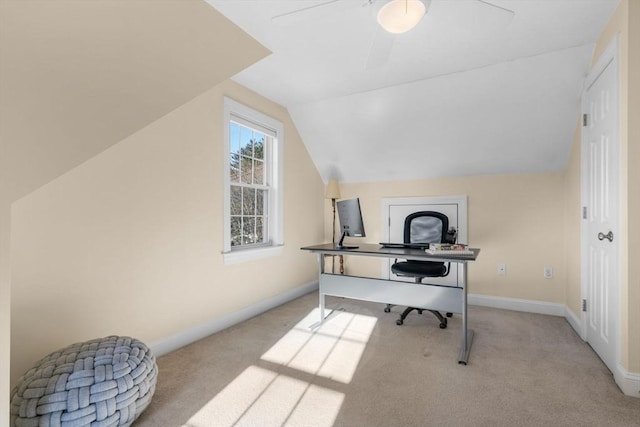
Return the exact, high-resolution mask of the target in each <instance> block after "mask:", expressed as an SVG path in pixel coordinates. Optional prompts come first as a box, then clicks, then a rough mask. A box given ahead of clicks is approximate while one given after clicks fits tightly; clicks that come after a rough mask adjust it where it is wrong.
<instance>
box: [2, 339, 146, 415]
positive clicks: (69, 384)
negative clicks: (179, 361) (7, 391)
mask: <svg viewBox="0 0 640 427" xmlns="http://www.w3.org/2000/svg"><path fill="white" fill-rule="evenodd" d="M157 378H158V366H157V364H156V359H155V357H154V356H153V355H152V354H151V353H150V352H149V349H148V348H147V346H146V345H144V344H143V343H142V342H140V341H138V340H136V339H133V338H129V337H117V336H111V337H106V338H100V339H95V340H92V341H87V342H83V343H77V344H72V345H70V346H69V347H67V348H64V349H62V350H58V351H56V352H54V353H51V354H50V355H48V356H47V357H45V358H44V359H42V360H40V361H39V362H38V363H37V364H36V366H35V367H33V368H32V369H30V370H29V371H28V372H27V373H26V374H24V375H23V376H22V378H20V380H19V381H18V385H17V386H16V387H15V388H14V389H13V392H12V393H11V426H15V427H27V426H29V427H31V426H40V427H45V426H46V427H49V426H50V427H53V426H60V427H81V426H92V427H97V426H100V427H112V426H113V427H115V426H129V425H131V424H132V423H133V422H134V421H135V419H136V418H137V417H138V416H140V414H141V413H142V411H144V410H145V408H146V407H147V405H149V403H150V402H151V397H152V396H153V393H154V392H155V389H156V380H157Z"/></svg>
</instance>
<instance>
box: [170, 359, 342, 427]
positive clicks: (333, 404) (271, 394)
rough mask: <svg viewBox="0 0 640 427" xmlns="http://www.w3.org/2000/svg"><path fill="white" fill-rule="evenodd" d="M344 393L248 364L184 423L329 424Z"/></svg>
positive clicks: (206, 426) (189, 426)
mask: <svg viewBox="0 0 640 427" xmlns="http://www.w3.org/2000/svg"><path fill="white" fill-rule="evenodd" d="M344 397H345V396H344V393H340V392H337V391H334V390H330V389H327V388H324V387H320V386H317V385H315V384H309V383H307V382H305V381H301V380H298V379H295V378H291V377H289V376H286V375H281V374H278V373H276V372H273V371H270V370H268V369H264V368H260V367H258V366H250V367H248V368H247V369H245V370H244V371H243V372H242V373H241V374H240V375H238V377H236V378H235V379H234V380H233V381H232V382H231V383H230V384H229V385H227V386H226V387H225V388H224V389H223V390H222V391H221V392H220V393H218V394H217V395H216V396H215V397H214V398H213V399H211V400H210V401H209V402H208V403H207V404H206V405H204V406H203V407H202V408H201V409H200V410H199V411H198V412H197V413H196V414H195V415H194V416H193V417H191V418H190V419H189V421H188V422H187V423H186V424H184V425H183V427H210V426H214V425H215V426H220V427H225V426H257V425H259V426H290V427H294V426H318V427H324V426H326V427H330V426H332V425H333V423H334V422H335V419H336V416H337V415H338V412H339V411H340V407H341V406H342V402H343V401H344Z"/></svg>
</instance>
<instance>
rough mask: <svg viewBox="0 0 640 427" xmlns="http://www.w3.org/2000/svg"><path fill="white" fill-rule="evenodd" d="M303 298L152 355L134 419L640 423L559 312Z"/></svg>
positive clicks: (203, 424) (179, 422)
mask: <svg viewBox="0 0 640 427" xmlns="http://www.w3.org/2000/svg"><path fill="white" fill-rule="evenodd" d="M317 303H318V296H317V293H311V294H308V295H306V296H303V297H301V298H298V299H296V300H294V301H292V302H290V303H287V304H285V305H282V306H280V307H278V308H275V309H273V310H270V311H268V312H266V313H264V314H262V315H260V316H257V317H254V318H252V319H250V320H248V321H245V322H242V323H240V324H238V325H236V326H233V327H231V328H229V329H226V330H224V331H221V332H219V333H217V334H214V335H211V336H209V337H207V338H205V339H202V340H200V341H198V342H196V343H193V344H191V345H189V346H186V347H183V348H181V349H179V350H177V351H174V352H172V353H170V354H167V355H165V356H163V357H160V358H158V366H159V377H158V383H157V388H156V393H155V396H154V397H153V400H152V402H151V404H150V406H149V407H148V408H147V410H146V411H145V412H144V413H143V414H142V416H141V417H140V418H139V419H138V420H137V422H136V423H135V425H136V427H143V426H154V427H156V426H190V427H218V426H220V427H224V426H260V427H262V426H304V427H312V426H327V427H328V426H347V427H360V426H363V427H364V426H403V427H405V426H432V425H434V426H435V425H438V426H548V425H555V426H640V399H637V398H632V397H627V396H625V395H624V394H623V393H622V392H621V391H620V390H619V388H618V387H617V385H616V384H615V382H614V380H613V376H612V374H611V372H610V371H609V370H608V369H607V368H606V367H605V365H604V364H603V363H602V362H601V361H600V359H599V358H598V356H597V355H596V354H595V353H594V352H593V351H592V350H591V348H590V347H589V346H588V345H587V344H586V343H584V342H583V341H582V340H581V339H580V338H579V337H578V335H577V334H576V333H575V332H574V331H573V329H572V328H571V326H570V325H569V324H568V323H567V322H566V320H565V319H564V318H561V317H554V316H545V315H538V314H529V313H521V312H514V311H508V310H498V309H492V308H485V307H478V306H470V307H469V316H468V322H469V327H470V329H473V330H474V331H475V337H474V340H473V346H472V349H471V354H470V357H469V364H468V365H467V366H464V365H459V364H458V354H459V350H460V340H461V319H460V316H458V315H455V316H454V317H453V318H451V319H449V326H448V327H447V328H446V329H440V328H439V322H438V321H437V320H436V318H435V317H434V316H433V315H431V314H430V313H428V312H424V313H423V314H422V315H419V314H417V313H415V312H414V313H412V314H411V315H409V317H408V318H407V320H406V321H405V323H404V325H402V326H397V325H396V323H395V321H396V319H397V317H398V314H399V312H401V311H402V309H403V307H393V308H392V312H391V313H385V312H384V311H383V308H384V306H383V305H381V304H373V303H368V302H362V301H353V300H349V299H342V298H330V297H327V307H328V308H333V309H335V310H334V312H333V313H332V314H331V316H330V317H329V320H328V321H327V322H325V323H324V324H323V325H322V326H321V327H319V328H316V329H313V330H311V329H309V326H310V325H312V324H313V323H314V322H316V321H317V320H318V311H317Z"/></svg>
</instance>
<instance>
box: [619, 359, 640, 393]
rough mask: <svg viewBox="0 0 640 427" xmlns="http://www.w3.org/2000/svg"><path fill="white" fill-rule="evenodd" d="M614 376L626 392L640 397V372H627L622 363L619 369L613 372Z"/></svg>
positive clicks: (621, 388)
mask: <svg viewBox="0 0 640 427" xmlns="http://www.w3.org/2000/svg"><path fill="white" fill-rule="evenodd" d="M613 378H614V379H615V380H616V384H618V387H620V390H622V392H623V393H624V394H626V395H627V396H631V397H640V374H636V373H633V372H627V371H626V370H625V369H624V368H623V367H622V365H618V369H616V371H615V372H614V373H613Z"/></svg>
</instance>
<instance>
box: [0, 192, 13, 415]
mask: <svg viewBox="0 0 640 427" xmlns="http://www.w3.org/2000/svg"><path fill="white" fill-rule="evenodd" d="M1 185H2V184H0V186H1ZM9 221H10V210H9V203H8V201H7V200H6V199H5V195H4V193H3V192H0V414H8V413H9V378H10V369H9V366H10V363H9V361H10V346H11V327H10V321H11V285H10V283H11V282H10V273H9V235H10V228H11V225H10V223H9ZM8 422H9V417H8V416H5V415H0V426H5V425H8Z"/></svg>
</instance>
